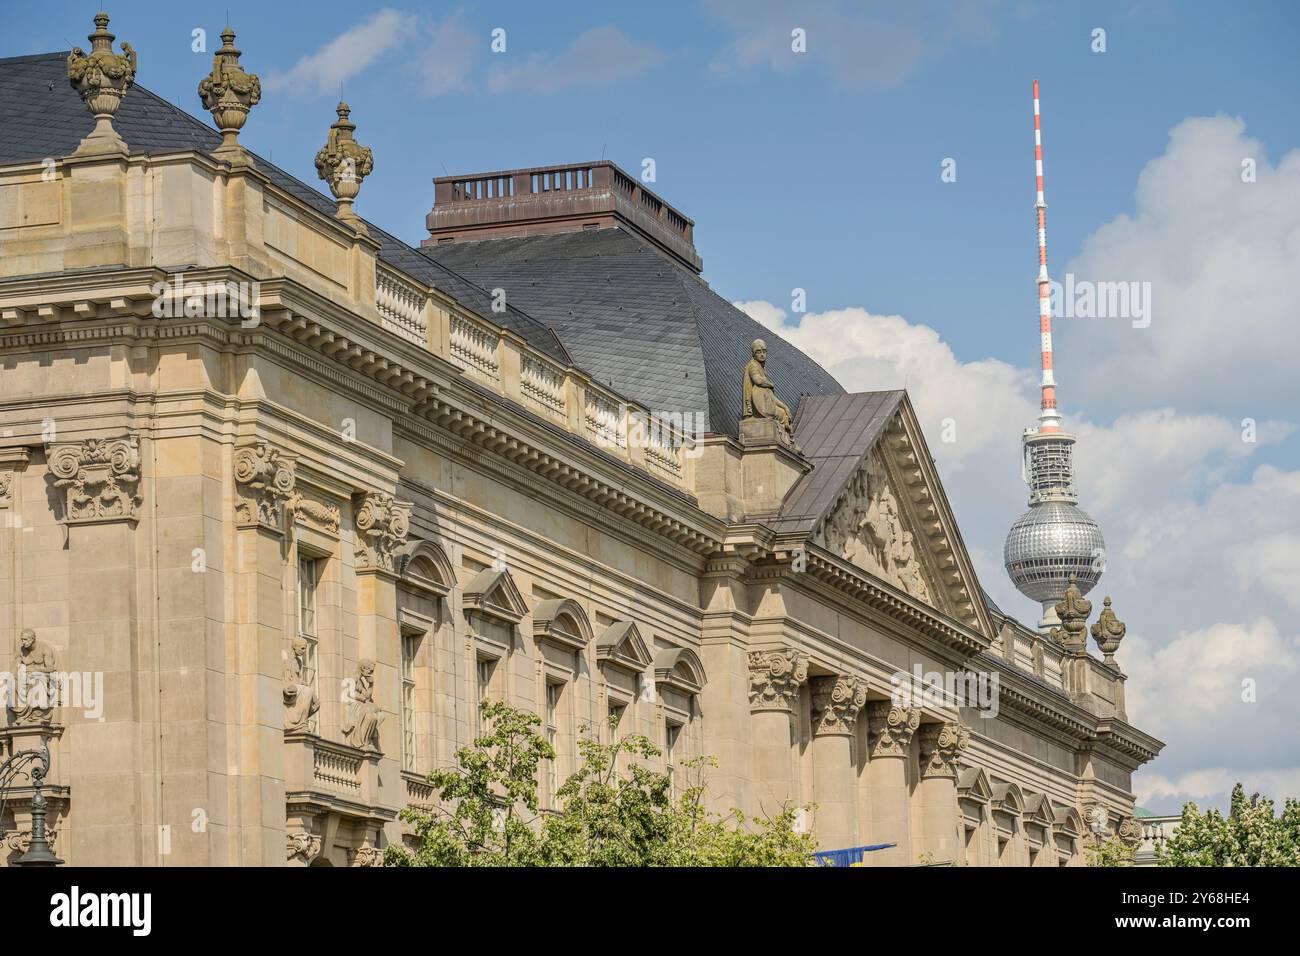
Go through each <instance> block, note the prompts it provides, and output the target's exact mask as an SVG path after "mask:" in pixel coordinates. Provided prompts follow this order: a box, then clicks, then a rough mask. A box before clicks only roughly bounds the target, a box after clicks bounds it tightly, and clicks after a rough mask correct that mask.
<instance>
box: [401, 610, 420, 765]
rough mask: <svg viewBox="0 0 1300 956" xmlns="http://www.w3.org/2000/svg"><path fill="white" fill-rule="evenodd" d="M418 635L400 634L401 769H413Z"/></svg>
mask: <svg viewBox="0 0 1300 956" xmlns="http://www.w3.org/2000/svg"><path fill="white" fill-rule="evenodd" d="M419 650H420V635H418V634H403V635H402V769H403V770H412V771H413V770H415V763H416V761H415V655H416V654H417V653H418V652H419Z"/></svg>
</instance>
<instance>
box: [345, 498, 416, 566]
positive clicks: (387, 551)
mask: <svg viewBox="0 0 1300 956" xmlns="http://www.w3.org/2000/svg"><path fill="white" fill-rule="evenodd" d="M354 520H355V523H356V526H357V544H358V548H357V552H356V554H357V569H358V570H375V571H388V572H393V571H394V570H395V565H396V562H395V560H394V557H395V552H396V550H397V549H398V548H400V547H401V546H402V545H403V544H405V543H406V536H407V534H409V533H410V531H411V503H410V502H409V501H398V500H396V499H395V498H394V497H393V496H392V495H386V494H383V493H382V492H367V493H365V494H363V495H362V496H361V498H360V501H359V503H358V505H357V509H356V512H355V518H354Z"/></svg>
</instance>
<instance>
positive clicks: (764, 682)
mask: <svg viewBox="0 0 1300 956" xmlns="http://www.w3.org/2000/svg"><path fill="white" fill-rule="evenodd" d="M807 679H808V658H807V657H806V656H805V655H803V654H800V653H799V652H798V651H792V650H781V651H754V652H753V653H751V654H750V655H749V709H750V710H751V711H762V710H783V711H786V712H787V713H788V712H790V711H792V710H793V709H794V702H795V699H796V698H797V697H798V696H799V688H800V686H801V685H802V684H803V682H804V681H806V680H807Z"/></svg>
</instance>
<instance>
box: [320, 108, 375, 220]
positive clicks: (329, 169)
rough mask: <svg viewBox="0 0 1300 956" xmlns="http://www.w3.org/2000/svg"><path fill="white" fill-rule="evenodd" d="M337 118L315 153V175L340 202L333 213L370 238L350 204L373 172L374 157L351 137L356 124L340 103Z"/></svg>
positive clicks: (367, 147) (366, 148) (349, 112)
mask: <svg viewBox="0 0 1300 956" xmlns="http://www.w3.org/2000/svg"><path fill="white" fill-rule="evenodd" d="M336 112H337V113H338V117H339V118H338V119H337V120H335V121H334V122H333V123H332V124H331V125H330V132H329V138H328V139H326V141H325V145H324V146H323V147H322V148H321V149H320V151H319V152H317V153H316V174H317V175H318V176H320V178H321V179H323V180H324V181H325V182H326V184H327V185H328V186H329V188H330V192H332V193H333V194H334V198H335V199H337V200H338V201H339V208H338V212H337V213H336V214H335V215H337V216H338V218H339V219H342V220H343V221H344V222H346V223H347V224H348V225H350V226H351V227H352V228H353V229H355V230H356V231H357V232H359V233H361V234H362V235H369V234H370V233H369V232H368V230H367V229H366V224H365V223H364V222H362V221H361V218H360V217H359V216H358V215H357V214H356V213H355V212H354V211H353V210H352V201H353V200H354V199H356V198H357V193H358V192H360V191H361V181H362V180H363V179H365V178H366V177H367V176H369V175H370V174H371V172H373V171H374V168H375V157H374V154H373V153H372V152H371V151H370V147H369V146H362V145H361V144H360V143H358V142H357V141H356V137H354V136H353V135H352V132H353V130H355V129H356V128H357V124H356V123H354V122H352V121H351V120H350V119H348V116H349V115H350V114H351V112H352V110H351V109H350V108H349V107H348V104H347V103H339V105H338V108H337V110H336Z"/></svg>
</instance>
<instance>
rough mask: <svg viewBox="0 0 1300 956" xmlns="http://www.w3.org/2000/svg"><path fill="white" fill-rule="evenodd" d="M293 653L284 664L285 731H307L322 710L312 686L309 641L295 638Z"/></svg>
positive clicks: (292, 645)
mask: <svg viewBox="0 0 1300 956" xmlns="http://www.w3.org/2000/svg"><path fill="white" fill-rule="evenodd" d="M290 648H291V650H292V653H291V654H290V655H289V659H288V660H286V661H285V664H284V729H285V730H306V729H307V725H308V724H309V723H310V722H311V719H312V718H313V717H315V716H316V712H317V711H318V710H320V701H319V700H318V699H317V697H316V690H315V688H314V687H313V686H312V684H313V683H314V681H313V680H312V678H313V676H314V675H313V674H312V672H311V668H310V667H309V666H308V662H307V641H306V640H304V639H303V638H301V637H295V638H294V639H293V643H292V644H291V645H290Z"/></svg>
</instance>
